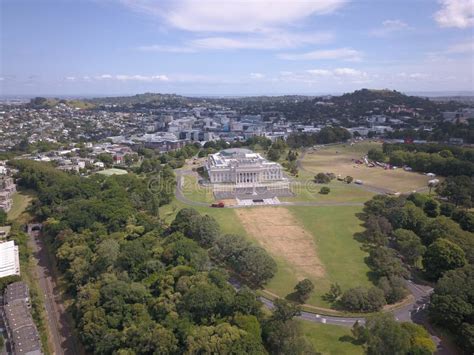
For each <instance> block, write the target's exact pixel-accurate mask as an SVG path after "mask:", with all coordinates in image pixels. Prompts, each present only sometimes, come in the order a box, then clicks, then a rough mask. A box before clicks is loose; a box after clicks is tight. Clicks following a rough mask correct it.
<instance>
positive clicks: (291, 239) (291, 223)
mask: <svg viewBox="0 0 474 355" xmlns="http://www.w3.org/2000/svg"><path fill="white" fill-rule="evenodd" d="M236 213H237V216H238V217H239V219H240V221H241V222H242V225H243V226H244V228H245V230H246V231H247V233H248V234H249V235H251V236H252V237H253V238H255V239H256V240H257V241H258V242H259V243H260V245H261V246H262V247H263V248H265V249H266V250H267V251H268V252H270V253H271V254H273V255H275V256H277V257H282V258H284V259H285V260H286V261H287V262H288V263H289V264H290V265H291V266H292V267H293V268H294V269H295V271H296V277H297V278H298V280H301V279H304V278H305V277H308V276H309V277H313V278H319V277H323V276H324V274H325V271H324V266H323V265H322V263H321V261H320V260H319V258H318V255H317V253H316V244H315V243H314V239H313V236H312V235H311V233H309V232H308V231H306V230H305V229H304V228H303V227H301V226H300V223H299V222H298V221H297V220H296V219H295V217H294V216H293V215H292V214H291V212H290V211H288V210H287V209H286V208H283V207H264V208H248V209H247V208H246V209H243V208H242V209H237V210H236Z"/></svg>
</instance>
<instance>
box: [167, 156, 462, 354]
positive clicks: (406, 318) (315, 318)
mask: <svg viewBox="0 0 474 355" xmlns="http://www.w3.org/2000/svg"><path fill="white" fill-rule="evenodd" d="M304 154H305V151H303V153H302V154H301V155H300V159H298V161H297V164H298V168H299V169H301V170H303V171H307V170H305V169H304V167H303V166H302V164H301V161H300V160H301V159H302V158H303V157H304ZM175 173H176V180H177V184H176V190H175V196H176V199H177V200H179V201H180V202H182V203H185V204H188V205H191V206H200V207H209V208H211V207H210V206H209V203H205V202H198V201H192V200H190V199H188V198H187V197H185V196H184V194H183V181H184V175H195V172H193V171H191V170H175ZM354 186H357V187H358V188H362V189H365V190H367V191H370V192H374V193H378V194H385V193H387V191H386V190H384V189H379V188H375V187H371V186H367V185H354ZM423 189H427V188H420V189H419V190H420V191H422V190H423ZM363 205H364V204H363V203H358V202H354V203H352V202H297V201H295V202H281V203H280V204H279V205H278V206H322V207H323V206H363ZM275 206H277V205H275ZM245 207H246V206H228V207H226V208H245ZM229 282H230V283H231V284H232V285H233V286H234V287H235V288H236V289H239V288H240V287H241V284H240V283H239V282H238V281H237V280H230V281H229ZM406 286H407V288H408V290H409V291H410V293H411V295H412V296H413V298H412V299H413V301H412V302H410V303H408V304H403V305H401V306H399V307H397V308H395V309H392V310H391V311H390V312H391V313H393V315H394V317H395V319H396V320H397V321H400V322H415V323H419V324H424V325H425V327H426V328H427V330H428V331H429V333H430V335H431V338H432V339H433V341H434V342H435V343H436V346H437V350H436V354H440V355H451V354H456V350H455V348H454V347H453V346H452V345H451V344H450V343H449V342H447V341H446V340H445V339H442V338H441V337H440V336H439V334H437V332H436V331H435V330H434V329H433V328H432V327H431V326H430V325H429V324H428V321H427V312H426V310H427V306H428V305H429V301H430V295H431V293H432V292H433V288H432V287H429V286H426V285H422V284H418V283H415V282H414V281H413V280H407V281H406ZM259 298H260V300H261V302H262V303H263V304H264V305H265V306H266V307H267V308H269V309H272V308H274V304H273V301H272V300H270V299H269V298H266V297H264V296H260V297H259ZM329 311H331V310H329V309H328V312H329ZM321 313H322V312H321ZM298 318H300V319H303V320H306V321H310V322H314V323H322V324H332V325H338V326H344V327H352V326H353V325H354V323H355V322H357V321H358V322H359V323H361V324H364V323H365V320H366V319H365V318H364V317H345V316H341V317H338V316H328V315H324V314H319V313H313V312H307V311H302V312H301V314H300V315H299V316H298Z"/></svg>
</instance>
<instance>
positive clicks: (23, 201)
mask: <svg viewBox="0 0 474 355" xmlns="http://www.w3.org/2000/svg"><path fill="white" fill-rule="evenodd" d="M30 201H31V196H29V195H27V194H26V193H23V192H15V194H14V195H13V206H12V208H11V209H10V211H8V219H9V220H14V219H17V218H18V217H19V216H20V215H21V214H22V213H23V212H24V211H25V210H26V208H27V207H28V205H29V204H30Z"/></svg>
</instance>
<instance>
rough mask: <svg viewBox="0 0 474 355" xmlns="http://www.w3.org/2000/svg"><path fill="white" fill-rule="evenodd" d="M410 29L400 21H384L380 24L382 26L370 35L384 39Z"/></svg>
mask: <svg viewBox="0 0 474 355" xmlns="http://www.w3.org/2000/svg"><path fill="white" fill-rule="evenodd" d="M410 28H411V27H410V26H409V25H408V24H407V23H406V22H403V21H402V20H385V21H384V22H382V26H381V27H380V28H376V29H374V30H372V31H371V32H370V34H371V35H372V36H376V37H385V36H388V35H390V34H393V33H396V32H401V31H404V30H409V29H410Z"/></svg>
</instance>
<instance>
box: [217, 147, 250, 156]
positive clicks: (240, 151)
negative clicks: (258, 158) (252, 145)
mask: <svg viewBox="0 0 474 355" xmlns="http://www.w3.org/2000/svg"><path fill="white" fill-rule="evenodd" d="M219 154H221V155H223V156H226V157H229V158H230V157H234V158H237V157H239V156H240V157H245V155H246V154H255V153H254V152H252V151H251V150H250V149H245V148H229V149H224V150H221V151H220V152H219Z"/></svg>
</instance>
